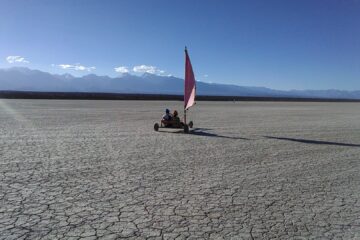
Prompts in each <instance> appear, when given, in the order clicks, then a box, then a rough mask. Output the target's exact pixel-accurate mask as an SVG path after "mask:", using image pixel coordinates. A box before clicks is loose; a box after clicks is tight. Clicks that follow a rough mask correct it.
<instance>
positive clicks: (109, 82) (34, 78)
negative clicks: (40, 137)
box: [0, 67, 360, 99]
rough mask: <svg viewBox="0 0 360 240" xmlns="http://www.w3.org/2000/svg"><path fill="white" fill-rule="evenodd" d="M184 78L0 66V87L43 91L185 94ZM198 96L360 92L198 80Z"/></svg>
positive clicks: (358, 94) (349, 95) (358, 95)
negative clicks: (117, 75)
mask: <svg viewBox="0 0 360 240" xmlns="http://www.w3.org/2000/svg"><path fill="white" fill-rule="evenodd" d="M183 88H184V80H183V79H181V78H176V77H173V76H159V75H154V74H150V73H145V74H143V75H142V76H137V75H131V74H123V75H122V76H119V77H115V78H111V77H108V76H98V75H95V74H89V75H85V76H83V77H75V76H73V75H70V74H62V75H59V74H50V73H47V72H43V71H39V70H32V69H29V68H23V67H13V68H7V69H0V90H13V91H40V92H99V93H100V92H101V93H142V94H144V93H145V94H146V93H148V94H175V95H182V94H183ZM196 91H197V94H198V95H209V96H251V97H301V98H302V97H303V98H338V99H360V91H342V90H335V89H331V90H289V91H281V90H273V89H270V88H265V87H246V86H238V85H229V84H218V83H206V82H200V81H197V83H196Z"/></svg>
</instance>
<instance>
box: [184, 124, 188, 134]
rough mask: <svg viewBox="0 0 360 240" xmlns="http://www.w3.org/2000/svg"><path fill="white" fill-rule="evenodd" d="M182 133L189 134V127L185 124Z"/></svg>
mask: <svg viewBox="0 0 360 240" xmlns="http://www.w3.org/2000/svg"><path fill="white" fill-rule="evenodd" d="M184 133H189V126H188V125H187V124H185V125H184Z"/></svg>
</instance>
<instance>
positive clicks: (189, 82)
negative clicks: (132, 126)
mask: <svg viewBox="0 0 360 240" xmlns="http://www.w3.org/2000/svg"><path fill="white" fill-rule="evenodd" d="M195 95H196V83H195V76H194V71H193V69H192V66H191V62H190V57H189V54H188V51H187V49H186V47H185V85H184V121H180V122H176V121H174V122H171V121H170V122H168V123H167V124H163V123H162V122H160V124H159V123H155V124H154V130H155V131H159V129H160V128H180V129H183V130H184V133H188V132H189V128H192V127H193V125H194V124H193V121H189V123H187V122H186V111H187V110H188V109H189V108H190V107H192V106H193V105H195Z"/></svg>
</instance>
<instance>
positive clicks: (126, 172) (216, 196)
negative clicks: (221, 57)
mask: <svg viewBox="0 0 360 240" xmlns="http://www.w3.org/2000/svg"><path fill="white" fill-rule="evenodd" d="M181 106H182V103H181V102H167V103H165V102H161V101H154V102H142V101H57V100H52V101H47V100H0V122H1V128H0V154H1V156H0V239H359V238H360V104H358V103H270V102H266V103H262V102H239V103H232V102H231V103H227V102H222V103H219V102H199V103H198V104H197V106H196V113H195V114H192V118H193V120H194V122H195V125H194V127H195V131H194V132H193V133H192V134H188V135H187V134H182V133H176V131H170V133H169V132H167V133H164V132H154V131H153V124H154V122H155V121H157V120H158V119H159V117H160V116H161V115H162V111H163V109H164V108H165V107H169V108H171V109H174V108H177V109H178V110H179V109H181Z"/></svg>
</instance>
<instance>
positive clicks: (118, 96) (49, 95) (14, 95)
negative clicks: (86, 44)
mask: <svg viewBox="0 0 360 240" xmlns="http://www.w3.org/2000/svg"><path fill="white" fill-rule="evenodd" d="M0 98H7V99H69V100H162V101H170V100H173V101H183V100H184V96H183V95H166V94H135V93H133V94H129V93H91V92H33V91H1V90H0ZM196 101H232V102H234V101H273V102H360V99H334V98H333V99H331V98H285V97H241V96H204V95H200V96H197V97H196Z"/></svg>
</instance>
